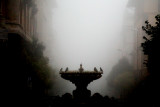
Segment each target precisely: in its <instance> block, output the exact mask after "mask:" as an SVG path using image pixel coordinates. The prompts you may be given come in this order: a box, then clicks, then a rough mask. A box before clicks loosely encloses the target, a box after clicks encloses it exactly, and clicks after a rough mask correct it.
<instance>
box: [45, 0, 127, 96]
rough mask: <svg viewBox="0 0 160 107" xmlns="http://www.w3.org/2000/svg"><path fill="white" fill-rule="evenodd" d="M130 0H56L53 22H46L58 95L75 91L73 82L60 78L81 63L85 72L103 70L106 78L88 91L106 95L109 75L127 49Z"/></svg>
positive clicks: (48, 46)
mask: <svg viewBox="0 0 160 107" xmlns="http://www.w3.org/2000/svg"><path fill="white" fill-rule="evenodd" d="M127 1H128V0H54V3H56V6H55V7H54V8H53V9H52V14H50V16H49V17H50V18H51V19H52V21H49V23H47V22H46V23H47V24H48V28H47V34H45V33H44V35H45V39H44V44H45V46H46V47H47V48H46V55H47V56H49V59H50V64H51V66H52V67H54V68H55V69H56V70H57V80H56V81H57V90H58V91H57V94H64V93H65V92H72V90H73V89H75V86H74V85H73V84H72V83H69V81H65V80H63V79H61V78H60V76H59V74H58V71H59V69H60V68H63V69H65V68H66V67H69V69H72V70H77V69H78V68H79V65H80V63H82V64H83V67H84V69H85V70H93V68H94V67H97V68H98V69H99V67H102V69H103V70H104V74H103V76H102V78H101V79H99V80H96V81H94V82H92V83H91V84H90V85H89V86H88V88H89V89H91V91H92V93H95V92H99V93H101V94H104V93H106V88H107V86H106V83H105V82H106V75H107V73H108V72H110V71H111V68H112V67H113V66H114V65H115V64H116V63H117V62H118V60H119V59H120V57H122V53H121V52H120V51H118V50H119V49H122V46H123V44H122V26H123V16H124V11H125V8H126V4H127ZM50 6H51V4H50ZM46 8H47V7H46ZM47 24H46V25H47ZM48 29H49V30H48ZM43 30H45V28H44V29H43ZM60 89H61V90H60Z"/></svg>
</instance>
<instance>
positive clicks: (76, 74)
mask: <svg viewBox="0 0 160 107" xmlns="http://www.w3.org/2000/svg"><path fill="white" fill-rule="evenodd" d="M102 74H103V70H102V68H101V67H100V71H98V70H97V68H96V67H94V71H84V69H83V67H82V64H80V68H79V70H73V71H69V70H68V67H67V68H66V70H65V71H62V68H61V69H60V75H61V77H62V78H63V79H65V80H69V81H71V82H72V83H73V84H75V86H76V90H74V91H73V98H74V99H87V98H89V97H90V96H91V91H90V90H88V89H87V86H88V84H89V83H90V82H92V81H94V80H96V79H99V78H100V77H101V76H102Z"/></svg>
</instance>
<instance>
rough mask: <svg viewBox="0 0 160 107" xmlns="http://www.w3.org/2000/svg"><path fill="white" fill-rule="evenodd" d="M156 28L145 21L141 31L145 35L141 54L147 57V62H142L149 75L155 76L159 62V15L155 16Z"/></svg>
mask: <svg viewBox="0 0 160 107" xmlns="http://www.w3.org/2000/svg"><path fill="white" fill-rule="evenodd" d="M155 19H156V22H155V24H156V26H153V25H151V24H150V23H149V22H148V21H145V24H146V25H145V26H142V29H143V30H144V31H145V33H146V34H147V35H146V36H143V39H144V40H145V42H144V43H142V48H143V52H144V54H145V55H148V60H145V61H144V64H146V66H147V68H148V71H149V73H150V74H153V75H155V76H156V75H157V74H160V72H159V70H158V69H159V61H160V50H159V46H160V14H159V15H157V16H155Z"/></svg>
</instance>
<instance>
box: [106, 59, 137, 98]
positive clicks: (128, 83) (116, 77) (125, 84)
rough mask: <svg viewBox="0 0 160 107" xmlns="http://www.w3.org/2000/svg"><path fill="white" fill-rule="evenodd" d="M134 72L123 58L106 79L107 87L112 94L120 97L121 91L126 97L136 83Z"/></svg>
mask: <svg viewBox="0 0 160 107" xmlns="http://www.w3.org/2000/svg"><path fill="white" fill-rule="evenodd" d="M134 71H135V70H134V69H133V67H132V66H131V65H130V64H129V62H128V60H127V58H125V57H123V58H122V59H120V60H119V62H118V63H117V64H116V65H115V66H114V67H113V68H112V70H111V72H110V73H109V75H108V77H107V83H108V87H109V88H110V90H111V91H112V93H114V94H115V96H120V95H121V94H123V92H122V91H123V90H125V93H126V95H127V94H129V92H130V91H131V90H132V89H133V87H134V86H135V83H136V76H135V72H134ZM123 97H127V96H123Z"/></svg>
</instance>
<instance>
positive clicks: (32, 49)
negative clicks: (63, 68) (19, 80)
mask: <svg viewBox="0 0 160 107" xmlns="http://www.w3.org/2000/svg"><path fill="white" fill-rule="evenodd" d="M44 49H45V48H44V46H43V45H42V43H39V42H38V39H37V38H33V41H32V42H26V43H25V44H24V46H23V49H22V53H21V58H22V59H23V62H25V64H24V68H27V69H28V71H27V73H26V76H27V78H31V80H30V82H31V84H32V90H34V91H37V90H40V89H42V91H45V90H47V89H49V88H51V86H52V85H53V84H52V80H51V77H50V76H51V72H52V68H51V67H50V66H49V65H48V62H49V60H48V58H47V57H45V56H44V55H43V51H44ZM33 93H34V92H33Z"/></svg>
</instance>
